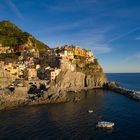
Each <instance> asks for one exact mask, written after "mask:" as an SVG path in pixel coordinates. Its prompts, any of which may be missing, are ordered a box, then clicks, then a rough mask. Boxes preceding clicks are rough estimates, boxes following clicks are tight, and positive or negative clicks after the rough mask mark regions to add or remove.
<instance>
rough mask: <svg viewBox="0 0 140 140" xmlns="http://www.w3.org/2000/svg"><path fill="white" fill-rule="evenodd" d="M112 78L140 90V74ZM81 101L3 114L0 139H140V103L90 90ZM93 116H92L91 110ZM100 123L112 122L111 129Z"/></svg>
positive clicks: (28, 108) (118, 75)
mask: <svg viewBox="0 0 140 140" xmlns="http://www.w3.org/2000/svg"><path fill="white" fill-rule="evenodd" d="M107 77H108V79H110V80H113V81H114V80H116V81H118V82H119V83H121V84H122V85H124V86H126V87H129V88H132V89H133V88H134V89H137V90H138V89H140V87H139V85H140V78H139V77H140V74H136V75H135V74H130V75H129V74H107ZM79 96H81V101H80V102H77V103H73V102H69V103H63V104H48V105H40V106H32V107H22V108H18V109H14V110H10V111H4V112H0V140H139V139H140V103H139V102H136V101H133V100H131V99H129V98H127V97H125V96H123V95H120V94H117V93H114V92H111V91H106V90H90V91H88V92H82V93H79ZM89 109H92V110H93V113H91V114H89V113H88V110H89ZM98 121H112V122H114V123H115V127H114V128H113V129H110V130H106V129H97V128H96V124H97V122H98Z"/></svg>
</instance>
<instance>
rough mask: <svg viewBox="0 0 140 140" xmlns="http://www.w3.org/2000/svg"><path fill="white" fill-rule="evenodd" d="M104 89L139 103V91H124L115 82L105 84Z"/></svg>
mask: <svg viewBox="0 0 140 140" xmlns="http://www.w3.org/2000/svg"><path fill="white" fill-rule="evenodd" d="M104 88H105V89H107V90H111V91H114V92H117V93H120V94H122V95H125V96H127V97H129V98H131V99H133V100H135V101H139V102H140V91H134V90H130V89H126V88H124V87H121V86H120V85H119V84H117V83H116V82H107V83H106V84H105V86H104Z"/></svg>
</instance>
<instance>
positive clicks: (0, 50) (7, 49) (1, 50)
mask: <svg viewBox="0 0 140 140" xmlns="http://www.w3.org/2000/svg"><path fill="white" fill-rule="evenodd" d="M13 52H14V49H13V48H10V47H1V46H0V54H1V53H13Z"/></svg>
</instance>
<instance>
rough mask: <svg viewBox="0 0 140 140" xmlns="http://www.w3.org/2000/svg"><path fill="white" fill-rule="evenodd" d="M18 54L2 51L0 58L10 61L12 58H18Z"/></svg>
mask: <svg viewBox="0 0 140 140" xmlns="http://www.w3.org/2000/svg"><path fill="white" fill-rule="evenodd" d="M18 57H19V54H18V53H7V54H6V53H3V54H0V60H3V61H12V60H18Z"/></svg>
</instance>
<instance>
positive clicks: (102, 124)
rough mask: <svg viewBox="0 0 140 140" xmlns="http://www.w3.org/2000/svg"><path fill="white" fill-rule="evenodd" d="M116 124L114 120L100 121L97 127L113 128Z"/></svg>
mask: <svg viewBox="0 0 140 140" xmlns="http://www.w3.org/2000/svg"><path fill="white" fill-rule="evenodd" d="M114 125H115V124H114V123H112V122H106V121H101V122H98V124H97V125H96V127H98V128H112V127H113V126H114Z"/></svg>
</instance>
